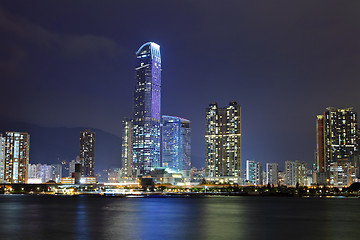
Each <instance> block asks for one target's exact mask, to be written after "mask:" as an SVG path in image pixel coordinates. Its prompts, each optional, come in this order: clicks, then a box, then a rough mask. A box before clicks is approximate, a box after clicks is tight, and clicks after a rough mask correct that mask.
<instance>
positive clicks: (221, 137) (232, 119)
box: [205, 102, 241, 178]
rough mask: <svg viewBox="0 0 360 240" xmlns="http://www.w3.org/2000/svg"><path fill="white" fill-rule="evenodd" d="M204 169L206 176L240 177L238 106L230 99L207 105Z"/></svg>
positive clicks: (239, 117) (239, 115)
mask: <svg viewBox="0 0 360 240" xmlns="http://www.w3.org/2000/svg"><path fill="white" fill-rule="evenodd" d="M205 131H206V133H205V142H206V148H205V149H206V158H205V161H206V162H205V173H206V177H209V178H219V177H220V178H221V177H227V176H231V177H237V178H240V177H241V107H240V106H239V105H238V104H237V103H236V102H230V104H229V106H228V107H224V108H219V107H218V105H217V103H213V104H210V105H209V107H208V108H207V109H206V129H205Z"/></svg>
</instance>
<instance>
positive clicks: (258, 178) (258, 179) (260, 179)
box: [256, 162, 264, 185]
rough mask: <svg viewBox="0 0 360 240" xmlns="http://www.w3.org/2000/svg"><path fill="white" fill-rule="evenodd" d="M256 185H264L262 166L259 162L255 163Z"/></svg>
mask: <svg viewBox="0 0 360 240" xmlns="http://www.w3.org/2000/svg"><path fill="white" fill-rule="evenodd" d="M256 185H264V173H263V165H262V163H261V162H258V163H256Z"/></svg>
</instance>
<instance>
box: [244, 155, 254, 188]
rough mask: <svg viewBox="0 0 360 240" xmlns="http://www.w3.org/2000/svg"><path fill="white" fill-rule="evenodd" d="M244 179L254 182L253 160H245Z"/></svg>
mask: <svg viewBox="0 0 360 240" xmlns="http://www.w3.org/2000/svg"><path fill="white" fill-rule="evenodd" d="M246 180H247V181H249V182H250V183H251V184H256V164H255V162H254V161H251V160H246Z"/></svg>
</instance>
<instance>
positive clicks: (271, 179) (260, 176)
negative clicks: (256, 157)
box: [243, 160, 312, 187]
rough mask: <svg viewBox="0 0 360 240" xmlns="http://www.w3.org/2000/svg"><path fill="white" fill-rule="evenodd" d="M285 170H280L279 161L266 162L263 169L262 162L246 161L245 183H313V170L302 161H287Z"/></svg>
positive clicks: (294, 185)
mask: <svg viewBox="0 0 360 240" xmlns="http://www.w3.org/2000/svg"><path fill="white" fill-rule="evenodd" d="M284 169H285V170H284V171H280V170H279V164H278V163H266V168H265V169H263V165H262V163H261V162H257V163H256V162H255V161H252V160H247V161H246V172H245V176H246V177H245V180H244V182H243V184H244V185H268V184H270V185H274V186H278V185H286V186H289V187H296V186H297V185H298V186H308V185H311V184H312V170H308V168H307V163H305V162H301V161H298V160H297V161H285V168H284Z"/></svg>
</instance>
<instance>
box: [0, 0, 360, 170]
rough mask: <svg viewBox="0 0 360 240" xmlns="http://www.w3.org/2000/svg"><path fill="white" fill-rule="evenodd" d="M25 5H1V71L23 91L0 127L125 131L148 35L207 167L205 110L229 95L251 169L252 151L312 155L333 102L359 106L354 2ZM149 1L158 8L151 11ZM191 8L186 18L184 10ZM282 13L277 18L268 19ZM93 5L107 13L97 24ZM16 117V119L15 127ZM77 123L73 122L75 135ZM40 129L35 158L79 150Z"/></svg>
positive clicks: (259, 155)
mask: <svg viewBox="0 0 360 240" xmlns="http://www.w3.org/2000/svg"><path fill="white" fill-rule="evenodd" d="M20 2H21V1H20ZM23 4H24V5H23V6H24V8H21V7H18V4H14V3H11V2H3V3H1V4H0V9H1V11H0V16H1V19H2V20H3V21H1V25H0V27H1V28H0V29H1V32H2V34H6V36H8V38H3V39H1V43H2V44H1V50H2V51H3V52H4V55H3V56H4V59H1V65H0V66H1V67H0V74H1V77H2V79H4V89H9V90H13V89H16V90H17V91H18V93H19V94H18V99H17V100H16V101H12V102H10V103H9V101H8V99H11V92H12V91H4V93H3V94H2V95H1V101H0V102H1V103H2V104H1V108H2V109H3V111H2V112H1V120H0V125H1V128H2V129H1V132H5V131H27V130H26V129H24V127H23V126H22V124H21V123H26V124H30V125H36V126H40V127H41V128H44V129H50V130H51V131H52V129H51V128H82V129H86V128H90V129H93V130H94V131H95V132H97V133H98V132H99V131H98V130H102V131H104V132H107V133H109V132H110V133H111V134H113V135H116V136H117V139H119V137H120V132H121V119H122V117H124V116H131V112H132V107H131V106H132V101H131V99H132V90H133V89H134V84H133V83H134V81H133V79H134V74H133V66H134V61H132V60H129V59H133V56H134V52H135V51H136V49H138V47H139V46H140V45H141V44H142V43H143V42H147V41H154V42H157V43H158V44H159V45H161V46H162V54H163V58H164V64H163V66H162V69H163V72H162V75H163V76H162V77H163V79H164V85H163V86H162V88H163V89H162V93H163V96H162V98H163V99H166V101H163V102H162V108H163V109H162V112H163V113H165V114H168V115H175V116H182V117H184V118H187V119H189V120H191V121H192V126H193V130H192V144H193V147H192V149H194V151H193V153H192V155H193V159H192V163H193V165H194V166H197V167H200V166H204V159H205V144H204V137H203V136H204V132H205V124H204V109H205V108H206V106H207V105H208V104H209V103H210V102H213V101H217V102H218V103H219V105H222V106H223V105H225V104H227V103H228V102H229V101H232V100H236V101H237V102H238V103H239V105H241V106H242V113H243V119H242V133H243V138H242V149H243V151H242V159H243V161H242V169H245V161H246V160H247V159H250V160H254V161H256V162H262V163H263V164H265V163H267V162H277V163H279V166H283V163H284V162H285V161H287V160H291V161H294V160H300V161H305V162H307V163H308V164H310V163H313V162H314V160H315V157H314V151H315V150H316V134H315V124H314V116H316V115H317V114H319V113H321V112H322V111H323V110H324V109H325V108H326V107H328V106H333V107H337V108H348V107H354V111H356V112H357V111H358V110H359V102H360V99H359V98H360V97H358V94H357V92H358V91H357V89H359V83H358V81H356V80H357V78H358V76H359V75H360V72H359V70H358V69H357V67H356V64H355V63H356V62H357V60H358V56H359V47H358V43H359V42H360V41H359V39H360V36H359V34H358V33H357V32H356V31H354V30H355V25H354V23H356V22H358V21H357V20H358V18H359V17H358V16H357V14H355V13H354V14H348V13H349V12H350V13H353V11H355V10H354V9H355V8H352V7H351V5H350V4H349V5H345V6H343V8H337V6H336V5H331V4H330V5H327V4H325V5H326V6H325V7H324V2H322V3H320V2H319V3H312V4H311V5H307V4H306V3H292V4H290V3H287V4H285V3H284V4H282V5H279V6H275V5H276V4H270V3H262V5H261V6H263V8H258V5H256V4H254V3H235V2H231V3H229V6H221V7H220V9H221V11H217V10H218V8H217V5H216V4H214V2H212V1H208V2H206V4H204V3H203V2H202V3H190V2H189V5H190V4H191V6H189V5H188V6H182V5H181V4H179V3H174V4H170V3H166V4H165V3H164V5H163V6H161V7H159V8H156V6H155V5H152V4H150V3H145V7H147V9H151V10H152V11H149V12H142V10H141V13H142V14H138V13H137V14H135V12H136V11H134V9H136V8H134V6H135V5H133V4H132V3H126V4H120V3H117V4H115V5H114V6H112V7H111V8H110V7H109V5H106V4H105V5H101V6H99V5H97V4H95V3H92V4H90V5H89V6H91V7H89V8H87V7H85V8H82V11H81V14H80V15H79V16H78V18H77V13H75V12H71V11H70V10H68V9H69V8H68V7H67V5H66V4H54V5H51V4H45V3H44V4H33V5H32V4H29V3H26V2H25V1H24V2H23ZM267 4H269V5H267ZM77 6H78V7H80V6H81V5H77ZM309 6H311V9H310V8H309ZM75 9H76V7H75ZM95 9H96V10H95ZM169 9H170V10H171V11H169ZM192 9H193V10H192ZM200 9H201V13H200ZM283 9H287V10H288V11H282V10H283ZM247 11H249V12H250V13H253V14H254V15H250V14H248V13H247ZM42 12H47V13H49V14H48V15H46V16H44V15H43V14H40V13H42ZM150 12H152V13H156V14H152V15H151V16H152V17H153V18H150V17H149V14H150ZM168 12H172V14H171V15H169V14H168ZM184 12H185V13H186V15H187V16H189V17H188V18H187V19H186V20H184V21H182V20H183V17H182V16H184V14H183V13H184ZM119 13H120V14H119ZM345 13H346V14H345ZM273 14H276V15H277V16H278V18H270V19H269V16H270V15H273ZM334 15H336V16H337V15H338V16H341V18H340V17H335V20H334ZM64 16H70V18H69V19H71V17H72V18H74V19H76V21H70V20H69V19H68V18H67V17H64ZM75 16H76V17H75ZM94 16H99V18H98V20H101V21H97V23H96V24H88V23H89V22H93V21H94V20H92V19H93V17H94ZM135 16H136V17H135ZM214 16H216V17H214ZM257 16H262V17H261V18H260V17H257ZM218 18H219V19H223V22H221V23H218V22H217V19H218ZM114 19H118V20H114ZM164 19H167V21H164ZM129 20H131V21H132V22H133V23H132V24H130V23H129V22H131V21H129ZM145 20H148V23H149V24H148V26H143V22H144V21H145ZM180 22H184V23H180ZM70 23H71V24H70ZM193 23H194V24H193ZM309 23H311V24H309ZM168 24H171V25H172V26H173V28H172V29H171V30H170V29H169V28H168ZM295 24H296V26H297V27H296V28H293V25H295ZM207 26H213V27H212V28H214V31H213V30H211V29H210V28H209V27H207ZM80 29H81V30H80ZM175 29H176V31H175ZM349 86H351V87H349ZM80 89H83V90H84V91H80ZM83 92H86V95H84V96H85V97H82V96H81V94H82V93H83ZM329 93H332V94H329ZM335 93H336V96H335ZM87 96H91V97H87ZM334 96H335V97H334ZM8 103H9V104H8ZM53 109H54V110H53ZM79 109H80V110H79ZM94 112H95V113H96V114H94ZM7 122H19V124H17V125H16V124H14V125H16V126H18V127H16V126H12V127H11V129H9V128H7V127H6V126H9V125H10V124H7ZM78 132H79V131H78V130H73V132H72V134H73V135H74V136H75V138H76V137H77V136H78ZM37 133H39V135H40V136H38V137H39V138H44V139H46V137H44V136H46V135H45V134H44V133H43V132H41V131H38V132H37V131H35V132H30V134H31V136H32V139H31V141H34V144H31V146H32V148H31V149H32V151H31V153H30V154H33V156H30V162H31V163H37V162H39V163H45V161H53V162H49V163H55V161H57V159H58V157H59V158H62V159H61V160H63V159H64V158H68V159H67V160H69V161H70V160H72V159H74V158H75V156H76V155H75V154H73V155H74V156H72V157H71V158H70V157H64V156H65V155H66V154H65V153H64V152H66V151H68V149H69V147H66V146H65V144H66V143H64V148H63V149H60V150H59V153H58V155H57V156H54V155H51V154H47V155H41V154H39V152H40V151H46V143H44V144H45V145H41V144H40V143H39V142H40V141H36V136H37ZM60 136H61V135H60ZM62 138H63V141H65V140H64V139H65V137H64V136H62ZM74 141H76V140H74ZM119 141H120V140H119ZM97 143H99V141H98V142H97ZM99 144H100V143H99ZM105 144H110V143H105ZM299 146H301V147H300V148H299ZM97 147H98V146H97ZM99 147H101V146H99ZM74 148H75V149H76V148H77V147H76V146H75V147H74ZM259 149H261V151H259ZM71 151H73V150H72V149H71V148H70V152H71ZM102 152H106V151H102ZM102 152H101V151H100V153H99V154H100V157H99V155H98V152H97V159H99V160H100V162H106V161H107V162H108V163H109V165H111V164H114V163H116V161H117V162H118V163H119V164H120V160H119V159H120V154H121V152H120V151H119V152H117V153H112V154H111V155H109V158H110V160H109V159H106V154H103V153H102ZM49 156H50V157H51V158H50V157H49ZM97 164H98V162H97ZM264 166H265V165H264ZM281 168H282V167H281Z"/></svg>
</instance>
